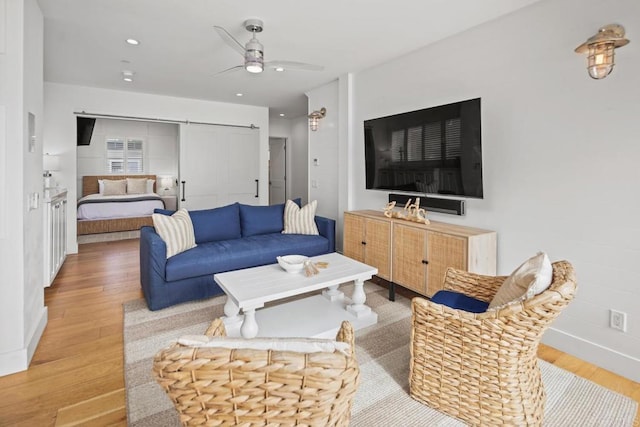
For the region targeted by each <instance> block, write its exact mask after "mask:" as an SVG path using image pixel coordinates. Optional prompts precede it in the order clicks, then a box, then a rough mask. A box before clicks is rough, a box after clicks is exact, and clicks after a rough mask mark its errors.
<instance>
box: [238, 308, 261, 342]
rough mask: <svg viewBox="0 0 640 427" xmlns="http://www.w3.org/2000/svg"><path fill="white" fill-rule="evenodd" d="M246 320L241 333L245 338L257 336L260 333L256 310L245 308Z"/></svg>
mask: <svg viewBox="0 0 640 427" xmlns="http://www.w3.org/2000/svg"><path fill="white" fill-rule="evenodd" d="M243 312H244V321H243V322H242V326H241V327H240V334H241V335H242V337H243V338H255V336H256V335H258V323H257V322H256V310H255V309H249V310H244V311H243Z"/></svg>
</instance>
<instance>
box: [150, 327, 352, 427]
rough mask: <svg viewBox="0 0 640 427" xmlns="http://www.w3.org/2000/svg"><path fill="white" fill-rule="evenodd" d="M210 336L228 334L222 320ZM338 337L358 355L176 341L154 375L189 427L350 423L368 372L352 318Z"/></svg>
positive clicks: (158, 362)
mask: <svg viewBox="0 0 640 427" xmlns="http://www.w3.org/2000/svg"><path fill="white" fill-rule="evenodd" d="M207 335H209V336H225V335H226V333H225V330H224V324H223V323H222V321H221V320H220V319H216V320H214V321H213V323H212V324H211V326H210V327H209V329H208V330H207ZM336 341H342V342H346V343H349V344H350V346H351V355H350V356H345V355H344V354H342V353H340V352H337V351H336V352H333V353H329V352H324V353H307V354H305V353H296V352H285V351H273V350H251V349H226V348H213V347H208V348H194V347H188V346H182V345H180V344H177V343H176V344H175V345H173V346H172V347H170V348H167V349H164V350H161V351H160V352H158V353H157V354H156V356H155V358H154V362H153V373H154V376H155V378H156V380H157V381H158V383H159V384H160V385H161V386H162V388H163V389H164V390H165V391H166V392H167V393H168V395H169V397H170V398H171V400H172V402H173V404H174V405H175V407H176V409H177V410H178V412H179V413H180V421H181V422H182V424H183V425H184V426H237V425H242V426H247V427H249V426H251V427H253V426H270V427H271V426H293V425H305V426H348V425H349V420H350V418H351V402H352V400H353V396H354V395H355V393H356V388H357V386H358V382H359V374H360V369H359V367H358V363H357V361H356V358H355V337H354V333H353V328H352V326H351V324H350V323H349V322H343V323H342V327H341V328H340V330H339V331H338V335H337V337H336Z"/></svg>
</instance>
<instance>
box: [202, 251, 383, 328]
mask: <svg viewBox="0 0 640 427" xmlns="http://www.w3.org/2000/svg"><path fill="white" fill-rule="evenodd" d="M311 260H312V261H324V262H327V263H328V267H327V268H325V269H319V271H320V273H319V274H316V275H314V276H311V277H306V276H305V274H304V271H302V272H299V273H288V272H286V271H284V270H283V269H282V268H281V267H280V266H279V265H278V264H272V265H264V266H261V267H254V268H247V269H244V270H236V271H229V272H226V273H220V274H216V275H214V280H215V281H216V283H217V284H218V285H219V286H220V287H221V288H222V290H223V291H224V292H225V293H226V294H227V302H226V304H225V306H224V313H225V315H226V316H225V318H224V322H225V327H226V329H227V334H228V335H229V336H240V335H241V336H242V337H244V338H253V337H256V336H263V337H326V338H334V337H335V333H336V332H337V331H338V329H339V328H340V324H341V323H342V321H343V320H348V321H350V322H351V323H352V325H353V327H354V329H356V330H357V329H361V328H364V327H366V326H371V325H374V324H375V323H377V322H378V315H377V314H376V313H375V312H374V311H373V310H371V308H370V307H368V306H366V305H365V302H366V295H365V292H364V289H363V285H364V281H365V280H368V279H370V278H371V277H372V276H373V275H374V274H376V273H377V272H378V269H376V268H375V267H371V266H368V265H366V264H363V263H361V262H358V261H355V260H352V259H351V258H347V257H345V256H342V255H340V254H338V253H331V254H326V255H320V256H317V257H313V258H311ZM347 282H353V283H354V285H355V287H354V291H353V295H352V296H351V298H348V297H346V296H345V295H344V294H343V292H341V291H340V290H339V289H338V288H339V286H340V285H341V284H343V283H347ZM321 289H325V290H324V291H323V292H322V295H313V296H310V297H307V298H301V299H297V300H295V301H290V302H287V303H284V304H279V305H274V306H273V307H269V308H264V309H262V310H258V311H256V310H257V309H259V308H263V307H264V305H265V303H268V302H271V301H278V300H281V299H284V298H288V297H292V296H296V295H301V294H306V293H308V292H313V291H318V290H321ZM240 310H242V313H243V315H240Z"/></svg>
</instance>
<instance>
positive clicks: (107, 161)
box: [76, 117, 180, 244]
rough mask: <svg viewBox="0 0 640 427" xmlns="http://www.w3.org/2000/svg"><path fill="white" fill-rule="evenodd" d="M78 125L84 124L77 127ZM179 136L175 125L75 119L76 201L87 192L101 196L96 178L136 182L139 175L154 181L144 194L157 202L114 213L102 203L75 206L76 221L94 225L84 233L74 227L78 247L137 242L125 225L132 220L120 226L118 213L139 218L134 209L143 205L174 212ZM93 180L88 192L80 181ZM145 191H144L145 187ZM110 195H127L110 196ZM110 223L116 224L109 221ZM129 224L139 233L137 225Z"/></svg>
mask: <svg viewBox="0 0 640 427" xmlns="http://www.w3.org/2000/svg"><path fill="white" fill-rule="evenodd" d="M81 119H82V120H81ZM82 121H84V123H81V122H82ZM91 125H92V126H91ZM91 127H92V129H91ZM179 133H180V132H179V125H178V124H177V123H164V122H152V121H141V120H125V119H109V118H84V117H78V143H77V148H76V156H77V157H76V161H77V171H78V172H77V177H76V179H77V189H78V197H79V198H80V199H81V198H82V197H86V196H88V195H89V194H90V193H93V194H96V193H98V194H100V189H101V188H100V187H102V189H103V188H104V187H103V186H99V185H98V183H97V179H98V177H101V176H105V175H109V177H113V179H116V178H123V179H125V178H126V177H130V178H134V179H137V180H140V179H142V178H143V176H144V177H145V178H147V179H149V180H151V181H155V182H153V183H150V187H149V188H148V190H150V191H149V192H150V193H153V194H155V198H156V199H160V201H159V202H157V201H156V202H152V201H148V202H146V201H142V200H140V201H137V202H136V203H126V204H125V203H121V204H119V206H118V207H117V208H115V209H112V207H111V208H110V207H109V206H107V204H106V203H105V204H102V203H85V204H82V205H79V211H78V220H81V221H85V220H86V221H93V225H94V226H92V227H89V228H87V227H83V228H84V230H82V229H81V227H78V243H79V244H82V243H91V242H102V241H110V240H122V239H132V238H137V237H138V236H139V231H138V230H131V229H132V228H133V227H132V226H131V224H128V222H131V221H134V222H135V221H136V220H124V219H123V220H122V221H124V222H122V221H120V219H121V218H124V216H123V215H125V216H129V217H131V218H135V217H139V215H138V214H137V213H136V209H147V208H145V207H143V206H142V205H143V204H145V203H155V205H158V207H165V208H167V209H175V208H176V206H177V190H178V188H177V181H176V180H177V177H178V170H179V169H178V167H179V165H178V159H179ZM93 176H95V177H96V183H95V188H94V186H93V184H91V188H83V179H84V177H93ZM85 181H86V180H85ZM148 182H150V181H148ZM161 184H162V185H161ZM96 189H97V191H96ZM141 191H142V190H141ZM144 193H148V191H147V188H146V187H145V191H144ZM114 197H127V196H119V195H114ZM132 197H135V198H140V199H142V198H144V197H143V195H142V194H135V195H132ZM99 205H105V206H102V207H101V206H99ZM155 205H154V206H155ZM103 207H104V208H105V209H106V210H104V209H103ZM130 208H131V209H133V212H131V213H126V212H123V209H130ZM152 209H153V208H152ZM140 212H141V211H140ZM138 213H139V212H138ZM109 220H114V221H115V222H114V221H110V223H109ZM101 221H102V223H101ZM121 222H122V223H121ZM107 223H109V225H108V226H107V228H104V227H103V225H104V224H107ZM134 225H135V226H136V227H137V228H138V229H139V226H137V224H134ZM95 227H98V228H95ZM119 228H120V229H119Z"/></svg>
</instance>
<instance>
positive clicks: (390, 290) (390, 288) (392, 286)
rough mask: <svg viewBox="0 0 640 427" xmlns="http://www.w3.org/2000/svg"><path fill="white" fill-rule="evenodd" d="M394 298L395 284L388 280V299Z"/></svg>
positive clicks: (392, 299)
mask: <svg viewBox="0 0 640 427" xmlns="http://www.w3.org/2000/svg"><path fill="white" fill-rule="evenodd" d="M395 300H396V284H395V283H393V282H389V301H395Z"/></svg>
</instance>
